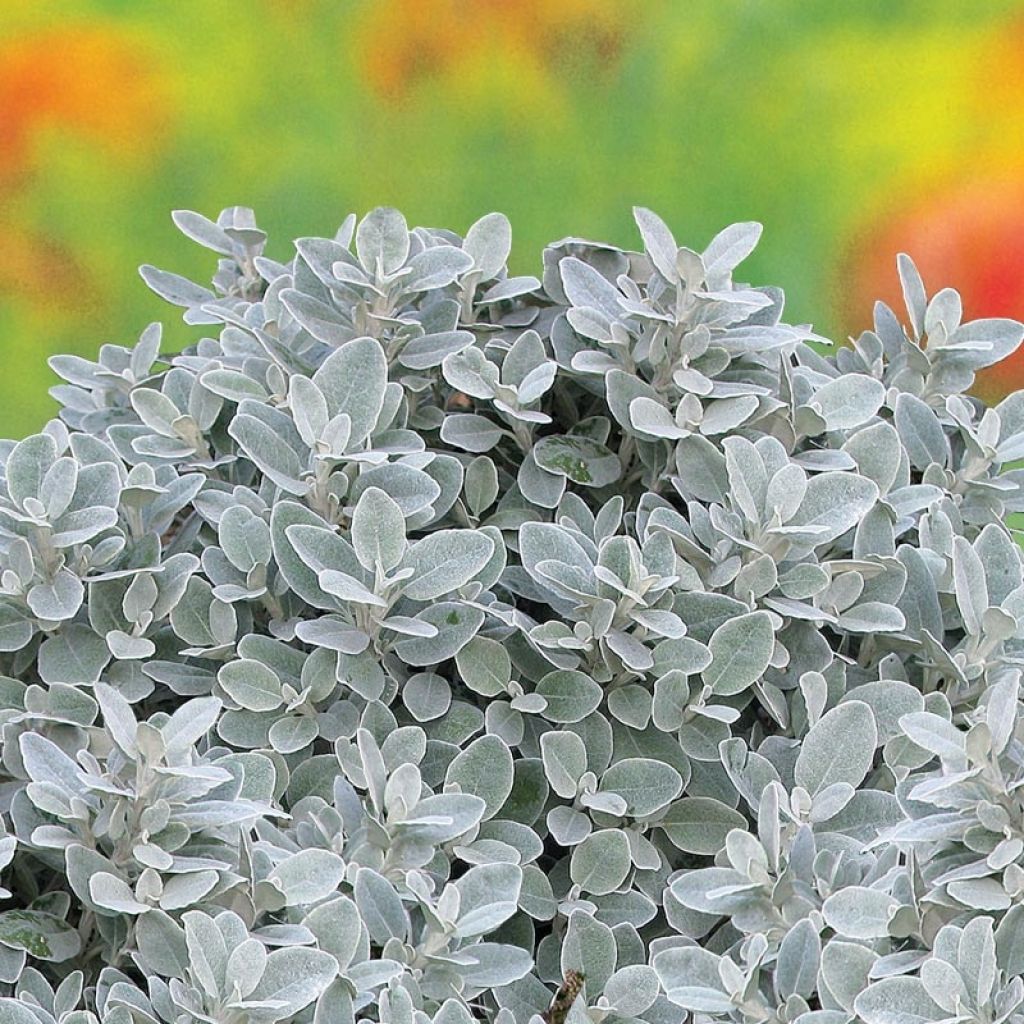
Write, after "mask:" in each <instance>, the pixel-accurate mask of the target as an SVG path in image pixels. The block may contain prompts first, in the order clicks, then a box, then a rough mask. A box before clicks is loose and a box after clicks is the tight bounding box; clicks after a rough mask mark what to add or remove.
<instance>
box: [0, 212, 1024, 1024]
mask: <svg viewBox="0 0 1024 1024" xmlns="http://www.w3.org/2000/svg"><path fill="white" fill-rule="evenodd" d="M175 221H176V223H177V225H178V227H179V228H180V229H181V230H182V231H183V232H184V233H185V234H186V235H188V236H189V237H190V238H191V239H193V240H194V241H196V242H198V243H200V244H201V245H204V246H206V248H208V249H211V250H213V252H215V253H216V254H218V256H219V260H218V265H217V270H216V274H215V276H214V277H213V281H212V286H210V287H206V286H201V285H197V284H194V283H191V282H189V281H186V280H185V279H183V278H181V277H179V276H177V275H175V274H173V273H169V272H166V271H162V270H157V269H154V268H152V267H144V268H143V271H142V274H143V277H144V278H145V280H146V282H147V283H148V284H149V285H150V286H151V287H152V288H153V289H154V290H155V291H156V292H157V293H158V294H160V295H161V296H163V297H164V298H165V299H167V300H169V301H170V302H171V303H173V304H175V305H177V306H179V307H182V308H183V309H184V319H185V321H186V322H187V323H189V324H192V325H196V327H197V328H199V332H198V334H199V335H201V336H198V339H197V340H196V341H195V344H194V345H193V346H192V347H191V348H190V349H188V350H186V351H185V352H183V353H182V354H179V355H174V356H169V355H163V354H161V334H160V328H159V326H157V325H153V326H151V327H149V328H147V329H146V330H145V331H144V332H143V334H142V336H141V338H140V340H139V342H138V344H136V345H135V346H134V347H133V348H123V347H120V346H117V345H105V346H104V347H103V348H102V349H101V351H100V353H99V358H98V359H97V361H95V362H90V361H88V360H85V359H81V358H78V357H71V356H66V357H57V358H54V359H53V360H52V366H53V369H54V370H55V371H56V373H57V374H59V375H60V377H61V378H63V380H64V381H65V383H63V384H61V385H59V386H57V387H55V388H54V390H53V394H54V396H55V397H56V398H57V399H58V401H59V402H60V403H61V405H62V410H61V414H60V418H59V419H54V420H52V421H51V422H50V423H48V424H47V425H46V427H45V428H44V429H43V430H42V432H41V433H39V434H36V435H34V436H32V437H28V438H26V439H24V440H22V441H19V442H17V443H15V442H13V441H7V442H2V445H3V450H2V461H3V464H4V480H3V487H2V493H0V538H2V540H0V557H2V573H0V586H2V595H0V650H2V653H0V672H2V678H0V695H2V705H0V706H2V711H0V723H2V743H3V749H2V776H3V781H2V790H0V792H2V799H0V811H2V824H3V836H2V838H0V864H2V865H3V876H2V880H3V884H4V885H6V887H7V888H6V889H5V890H4V891H3V893H2V895H3V897H4V899H3V900H2V902H0V979H2V985H3V987H2V990H0V992H2V996H3V998H0V1024H53V1022H59V1024H92V1022H96V1021H102V1022H105V1024H108V1022H109V1024H130V1022H134V1024H155V1022H163V1024H185V1022H190V1021H205V1022H210V1024H243V1022H256V1024H285V1022H290V1021H295V1022H314V1024H345V1022H352V1021H356V1020H359V1021H378V1022H381V1024H467V1022H471V1021H477V1020H479V1021H489V1022H494V1024H539V1021H540V1020H542V1019H543V1020H544V1021H546V1022H548V1024H585V1022H593V1024H602V1022H603V1024H627V1022H628V1024H678V1022H680V1021H682V1020H684V1018H686V1017H687V1014H690V1015H692V1019H693V1020H694V1021H695V1022H698V1024H700V1022H709V1021H741V1022H750V1024H757V1022H792V1024H845V1022H847V1021H863V1022H866V1024H922V1022H929V1021H946V1020H956V1021H975V1022H979V1024H980V1022H984V1024H998V1022H1002V1021H1011V1022H1020V1021H1024V980H1022V978H1021V975H1022V973H1024V726H1022V724H1021V717H1020V704H1019V697H1020V692H1019V691H1020V676H1021V664H1022V658H1024V630H1022V624H1024V585H1022V578H1024V562H1022V556H1021V551H1020V549H1019V548H1018V546H1017V545H1016V544H1015V543H1014V539H1013V537H1012V535H1011V533H1010V531H1009V530H1008V528H1007V527H1006V525H1005V516H1006V514H1007V513H1008V512H1012V511H1021V510H1024V472H1022V471H1021V470H1016V469H1013V468H1012V467H1010V468H1008V464H1010V463H1013V462H1014V461H1015V460H1019V459H1021V458H1024V393H1017V394H1014V395H1011V396H1010V397H1009V398H1007V399H1006V400H1005V401H1003V402H1002V403H1000V404H999V405H998V406H997V407H995V408H989V409H986V408H984V407H983V406H982V405H981V404H980V403H979V402H978V401H977V400H975V399H974V398H971V397H969V396H968V395H967V394H965V392H966V390H967V389H968V388H969V387H970V385H971V383H972V380H973V376H974V372H975V371H976V370H977V369H979V368H980V367H984V366H988V365H990V364H992V363H993V362H995V361H997V360H999V359H1001V358H1003V357H1005V356H1006V355H1008V354H1009V353H1010V352H1012V351H1013V350H1014V349H1015V348H1016V347H1017V346H1018V344H1019V343H1020V342H1021V339H1022V336H1024V327H1022V326H1021V325H1020V324H1017V323H1015V322H1012V321H1008V320H981V321H975V322H973V323H963V322H961V309H960V300H959V298H958V297H957V294H956V293H955V292H954V291H952V290H949V289H946V290H943V291H940V292H938V293H936V294H935V295H934V296H932V297H931V298H928V297H927V296H926V293H925V290H924V287H923V285H922V282H921V279H920V277H919V276H918V274H917V272H916V271H915V269H914V267H913V265H912V263H911V262H910V261H909V260H908V259H905V258H904V259H901V261H900V266H899V272H900V275H901V277H902V281H903V291H904V296H905V300H906V310H905V311H902V310H901V311H899V312H896V311H893V310H891V309H889V308H887V307H886V306H884V305H881V304H880V305H879V306H878V307H877V309H876V311H875V321H874V330H872V331H867V332H865V333H863V334H862V335H861V336H860V337H859V338H857V339H856V340H855V341H854V342H853V344H852V346H843V347H836V348H834V349H832V350H831V351H830V352H828V354H822V353H823V352H825V351H826V348H825V347H824V346H823V344H822V343H823V342H824V340H825V339H822V338H819V337H817V336H816V335H815V334H814V333H813V332H812V331H811V330H810V328H808V327H806V326H800V325H798V326H791V325H789V324H787V323H785V322H783V320H782V312H783V297H782V293H781V292H780V291H779V290H777V289H775V288H764V287H754V286H751V285H747V284H742V283H739V282H738V281H736V280H734V272H735V269H736V267H737V265H738V264H740V263H741V261H742V260H743V259H744V258H745V257H746V256H747V255H748V254H749V253H750V251H751V250H752V249H753V247H754V245H755V244H756V242H757V240H758V236H759V233H760V228H759V227H758V226H757V225H755V224H738V225H734V226H732V227H730V228H727V229H726V230H725V231H723V232H722V233H721V234H719V235H718V236H717V237H716V238H715V239H714V240H713V241H712V242H711V244H710V245H709V246H708V247H707V248H706V249H705V250H704V251H703V252H702V253H698V252H695V251H694V250H691V249H688V248H685V247H680V246H679V245H678V244H677V242H676V241H675V239H674V238H673V236H672V234H671V233H670V231H669V229H668V228H667V227H666V226H665V224H663V223H662V221H661V220H659V219H658V217H656V216H655V215H654V214H653V213H651V212H649V211H647V210H643V209H638V210H637V211H636V221H637V225H638V227H639V231H640V236H641V238H642V242H643V248H642V251H637V252H623V251H620V250H619V249H616V248H613V247H611V246H608V245H603V244H599V243H595V242H589V241H585V240H581V239H566V240H563V241H561V242H558V243H555V244H554V245H552V246H550V247H549V248H548V249H547V250H546V251H545V253H544V259H543V276H542V279H540V280H538V279H536V278H533V277H517V276H510V275H509V273H508V271H507V268H506V261H507V257H508V254H509V249H510V227H509V223H508V221H507V220H506V218H505V217H503V216H502V215H500V214H491V215H489V216H487V217H484V218H483V219H482V220H480V221H478V222H477V223H476V224H474V225H473V226H472V227H471V228H470V230H469V232H468V234H467V235H466V237H465V238H459V237H458V236H457V235H455V234H453V233H451V232H449V231H440V230H433V229H424V228H416V229H414V230H411V231H410V230H409V229H408V228H407V226H406V222H405V220H404V219H403V217H402V216H401V214H399V213H398V212H397V211H395V210H390V209H378V210H375V211H373V212H372V213H370V214H369V215H368V216H366V217H365V218H363V219H362V220H361V221H358V222H357V221H356V219H355V218H354V217H349V218H348V219H347V220H346V221H345V223H344V224H343V225H342V227H341V229H340V230H339V231H338V232H337V234H336V235H335V236H334V237H333V238H303V239H299V240H298V241H297V242H296V243H295V251H294V253H293V254H292V255H291V256H290V257H289V258H288V259H287V262H277V261H276V260H275V259H272V258H270V257H268V256H265V255H264V254H263V252H264V242H265V236H264V234H263V233H262V232H261V231H260V230H259V229H258V228H257V227H256V224H255V222H254V220H253V217H252V214H251V212H250V211H248V210H245V209H240V208H235V209H229V210H226V211H224V212H223V213H222V214H221V215H220V217H219V218H218V220H217V222H216V223H214V222H212V221H210V220H208V219H206V218H204V217H202V216H200V215H198V214H195V213H185V212H181V213H177V214H175Z"/></svg>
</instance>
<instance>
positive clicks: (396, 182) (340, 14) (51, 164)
mask: <svg viewBox="0 0 1024 1024" xmlns="http://www.w3.org/2000/svg"><path fill="white" fill-rule="evenodd" d="M3 13H4V17H3V19H2V20H0V358H2V360H3V367H4V371H3V373H0V435H2V436H19V435H21V434H24V433H25V432H27V431H30V430H32V429H34V428H36V427H38V426H39V425H40V424H41V423H42V422H43V421H44V420H45V419H46V418H47V417H48V416H49V415H51V414H52V412H53V406H52V404H51V402H50V400H49V398H48V397H47V395H46V389H47V387H48V386H50V385H51V384H52V383H54V381H53V379H52V377H51V374H50V372H49V370H48V369H47V367H46V362H45V360H46V358H47V357H48V356H49V355H51V354H53V353H55V352H62V351H74V352H78V353H80V354H83V355H91V354H93V353H94V352H95V350H96V349H97V347H98V346H99V345H100V344H102V343H103V342H108V341H110V342H115V343H118V344H130V343H133V342H134V339H135V338H136V337H137V335H138V333H139V331H140V330H141V328H143V327H144V326H145V325H146V323H148V322H149V321H150V320H154V319H162V320H164V321H165V322H166V323H167V324H168V325H169V339H170V343H171V344H174V345H181V344H185V343H186V342H188V341H190V340H194V338H195V337H196V336H197V335H196V334H195V333H192V332H191V331H190V329H188V328H185V327H184V325H182V324H181V322H180V320H179V319H178V313H177V311H176V310H175V309H174V308H172V307H169V306H166V305H165V304H164V303H162V302H161V301H160V300H159V299H157V298H156V296H154V295H152V294H151V293H150V292H149V291H148V290H147V289H146V288H145V286H144V285H143V284H142V282H141V280H140V279H139V277H138V275H137V274H136V267H137V266H138V264H140V263H143V262H150V263H155V264H156V265H157V266H160V267H164V268H166V269H169V270H175V271H177V272H179V273H184V274H186V275H189V276H193V277H195V278H196V279H198V280H202V281H206V280H208V279H209V277H210V275H211V274H212V272H213V264H212V259H213V257H212V254H209V253H205V252H204V251H203V250H200V249H199V248H198V247H196V246H194V245H193V244H192V243H190V242H189V241H187V240H186V239H185V238H184V237H183V236H181V235H179V234H178V233H177V231H176V230H175V229H174V228H173V226H172V224H171V221H170V211H171V210H172V209H175V208H178V207H186V208H190V209H195V210H199V211H201V212H203V213H205V214H207V215H209V216H211V217H215V216H216V214H217V212H218V211H219V210H220V209H221V208H222V207H224V206H228V205H235V204H238V205H247V206H253V207H255V209H256V213H257V217H258V219H259V222H260V225H261V226H262V227H263V228H265V229H267V230H269V231H270V237H271V244H270V247H269V250H268V254H269V255H271V256H278V257H280V256H284V255H286V254H287V253H288V243H289V242H290V240H291V239H292V238H295V237H298V236H301V235H307V234H320V235H330V234H332V233H333V232H334V230H335V229H336V228H337V226H338V224H339V223H340V222H341V220H342V219H343V217H344V216H345V214H346V213H348V212H349V211H352V210H354V211H358V212H364V211H365V210H367V209H368V208H370V207H372V206H375V205H378V204H389V205H396V206H400V207H401V208H402V210H403V211H404V212H405V214H406V215H407V217H408V218H409V220H410V222H411V223H419V224H426V225H429V226H443V227H450V228H452V229H454V230H457V231H460V232H462V231H465V229H466V228H467V227H468V226H469V224H470V223H472V221H473V220H475V219H476V218H477V217H478V216H480V215H481V214H483V213H486V212H488V211H490V210H492V209H500V210H503V211H505V212H506V213H508V214H509V216H510V217H511V219H512V224H513V231H514V239H515V242H514V252H513V269H514V270H515V272H518V273H527V272H534V271H537V270H538V268H539V265H540V250H541V247H542V246H543V245H544V244H545V243H546V242H548V241H552V240H555V239H557V238H560V237H562V236H564V235H567V234H577V235H584V236H589V237H596V238H600V239H602V240H608V241H612V242H615V243H617V244H621V245H629V246H633V245H635V244H636V241H637V240H636V237H635V229H634V228H633V224H632V219H631V214H630V208H631V206H632V205H633V204H634V203H639V204H643V205H646V206H650V207H652V208H653V209H655V210H657V211H658V212H659V213H660V214H661V215H662V216H663V217H664V218H665V219H666V220H668V222H669V223H670V224H671V225H672V227H673V229H674V230H675V233H676V235H677V237H678V238H679V240H680V241H681V242H683V243H685V244H688V245H691V246H693V247H694V248H701V247H703V246H704V245H705V244H706V243H707V241H708V240H709V239H710V238H711V236H712V235H713V234H714V233H715V232H716V231H717V230H718V229H719V228H721V227H722V226H724V225H725V224H727V223H729V222H731V221H734V220H760V221H762V222H763V223H764V224H765V234H764V239H763V241H762V243H761V246H760V248H759V249H758V251H757V253H756V254H755V256H754V258H752V259H751V260H750V261H749V263H748V264H747V268H748V271H749V274H748V276H749V279H750V280H752V281H753V282H755V283H772V284H779V285H782V286H783V287H784V288H785V289H786V292H787V294H788V296H789V308H788V316H789V319H790V320H791V321H793V322H812V323H814V325H815V326H816V327H817V328H818V329H819V330H821V331H823V332H824V333H827V334H830V335H831V336H833V337H836V338H840V339H841V338H844V337H846V336H847V335H849V334H851V333H856V332H858V331H860V330H861V329H863V328H864V327H866V326H868V325H869V323H870V317H871V306H872V302H873V300H874V299H875V298H876V297H883V298H887V299H890V300H893V299H894V298H895V296H896V295H898V287H897V285H896V275H895V260H894V257H895V254H896V252H897V251H899V250H900V249H905V250H906V251H908V252H910V253H911V254H912V255H913V256H914V258H915V259H916V260H917V261H918V264H919V266H920V267H921V269H922V271H923V274H924V277H925V282H926V284H927V285H928V287H929V290H930V291H934V290H937V289H938V288H939V287H940V286H942V285H946V284H950V285H953V286H955V287H957V288H959V289H960V291H961V292H962V294H963V297H964V304H965V307H966V312H967V314H968V315H970V316H982V315H1009V316H1017V317H1022V316H1024V2H1021V0H1015V2H1009V0H984V2H980V0H962V2H957V0H858V2H856V3H845V4H844V3H834V2H832V0H799V2H796V0H771V2H770V3H763V2H758V0H687V2H681V0H644V2H643V3H634V2H632V0H373V2H370V0H366V2H358V0H248V2H246V3H244V4H242V3H234V2H229V0H176V2H175V3H174V4H147V3H132V2H129V0H102V2H101V0H49V2H47V3H45V4H35V3H31V2H27V0H26V2H20V0H14V2H13V3H10V4H6V5H4V12H3ZM275 242H276V244H275ZM1022 386H1024V358H1018V359H1014V360H1010V361H1008V362H1007V363H1005V364H1003V365H1001V366H999V367H996V368H995V369H993V370H992V371H989V372H988V373H987V375H986V376H985V377H984V379H982V380H981V381H980V382H979V393H981V394H982V395H983V396H984V397H986V398H989V399H995V398H998V397H1000V396H1001V395H1002V394H1004V393H1006V392H1007V391H1009V390H1012V389H1014V388H1017V387H1022Z"/></svg>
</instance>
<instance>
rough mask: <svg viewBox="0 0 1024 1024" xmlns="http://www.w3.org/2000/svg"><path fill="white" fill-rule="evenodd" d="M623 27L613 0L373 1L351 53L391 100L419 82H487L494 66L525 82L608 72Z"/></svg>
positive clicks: (625, 9) (621, 9)
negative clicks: (506, 66) (509, 66)
mask: <svg viewBox="0 0 1024 1024" xmlns="http://www.w3.org/2000/svg"><path fill="white" fill-rule="evenodd" d="M629 20H630V15H629V5H628V4H622V3H620V2H617V0H558V2H555V3H552V2H551V0H475V2H466V0H431V2H424V0H379V2H378V3H376V4H374V5H372V6H371V7H370V8H369V9H368V12H367V15H366V17H365V19H364V21H363V23H362V24H361V25H360V26H359V30H358V32H357V36H356V38H357V43H356V49H357V52H358V53H359V54H360V59H361V63H362V65H363V73H364V74H365V76H366V79H367V81H368V82H369V83H370V85H371V87H372V88H373V89H374V90H375V91H376V92H377V93H379V94H380V95H381V96H383V97H384V98H386V99H390V100H397V99H401V98H402V97H404V96H405V95H406V94H407V93H408V92H409V91H410V90H411V89H413V88H415V87H416V86H417V85H419V84H421V83H423V82H426V81H430V80H434V79H451V80H454V81H455V82H457V83H458V82H462V81H466V80H467V79H470V78H478V77H480V76H481V75H483V76H486V73H487V65H488V63H489V62H493V61H503V60H507V61H510V62H512V63H514V64H516V65H517V66H518V67H519V68H520V69H521V71H522V74H523V76H524V78H528V79H531V80H535V79H536V78H538V77H543V78H545V79H547V80H549V81H551V80H555V79H558V78H564V77H566V76H571V75H573V74H575V73H577V72H578V71H579V70H580V69H581V67H582V68H586V69H587V70H588V73H593V72H594V71H595V70H596V71H600V70H602V69H608V68H612V67H614V66H615V64H616V63H617V60H618V57H619V55H620V53H621V50H622V46H623V40H624V35H625V32H626V27H627V25H628V24H629Z"/></svg>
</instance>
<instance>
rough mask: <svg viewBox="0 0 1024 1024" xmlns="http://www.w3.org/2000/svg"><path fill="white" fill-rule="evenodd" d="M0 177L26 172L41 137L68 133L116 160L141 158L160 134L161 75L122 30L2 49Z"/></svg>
mask: <svg viewBox="0 0 1024 1024" xmlns="http://www.w3.org/2000/svg"><path fill="white" fill-rule="evenodd" d="M0 111H3V114H2V116H0V178H10V177H12V176H15V175H19V174H22V173H24V172H26V171H27V170H30V169H31V164H32V156H33V154H32V148H33V143H34V142H35V140H36V138H37V136H38V135H39V133H41V132H43V131H46V130H49V129H51V128H52V127H55V126H56V127H59V128H62V129H66V130H70V131H72V132H74V133H76V134H79V135H82V136H85V137H87V138H89V139H90V140H94V141H95V142H97V143H100V144H102V145H103V146H104V147H106V148H107V150H108V151H109V152H111V153H113V154H115V155H116V156H117V157H118V158H120V159H124V160H127V161H133V160H136V159H139V158H143V159H144V158H146V157H148V156H149V155H151V154H152V153H153V152H154V151H155V149H156V148H157V147H158V145H159V143H160V140H161V138H162V136H163V135H164V132H165V128H166V122H167V116H168V110H167V100H166V96H165V95H164V93H163V88H162V86H161V83H160V80H159V77H158V75H157V74H155V73H154V70H153V66H152V63H151V61H150V60H149V59H148V58H147V56H146V55H145V54H144V53H143V52H142V49H141V47H140V46H139V43H138V40H136V39H134V38H132V37H131V36H130V35H129V34H127V33H125V32H124V31H123V30H121V29H117V30H113V29H108V28H104V27H99V26H97V27H93V26H88V27H86V26H77V27H74V28H71V27H62V28H57V29H51V30H48V31H45V32H39V33H36V34H34V35H29V36H20V37H16V38H13V39H11V40H8V41H7V42H5V43H4V44H3V45H2V46H0Z"/></svg>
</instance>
